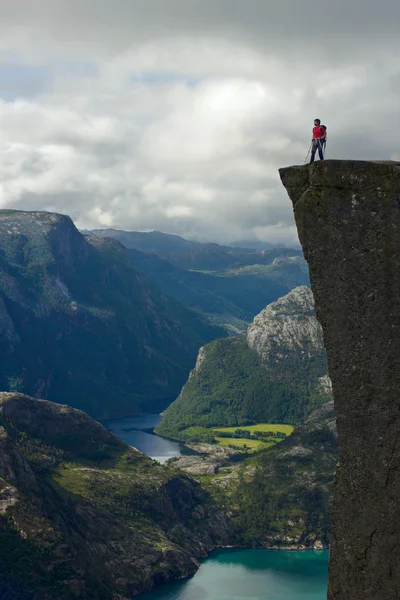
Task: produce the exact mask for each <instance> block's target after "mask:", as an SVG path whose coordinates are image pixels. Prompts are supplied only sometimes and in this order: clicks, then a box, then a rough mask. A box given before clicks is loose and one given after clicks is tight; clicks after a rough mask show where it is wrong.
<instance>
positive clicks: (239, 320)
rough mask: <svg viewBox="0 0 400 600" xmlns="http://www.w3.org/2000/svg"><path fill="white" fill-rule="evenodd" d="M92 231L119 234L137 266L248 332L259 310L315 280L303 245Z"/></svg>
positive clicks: (194, 305) (228, 325)
mask: <svg viewBox="0 0 400 600" xmlns="http://www.w3.org/2000/svg"><path fill="white" fill-rule="evenodd" d="M84 233H85V234H86V235H88V234H91V235H95V236H105V237H109V238H113V239H116V240H118V241H120V242H121V243H122V244H124V245H125V246H126V247H127V248H128V256H129V259H130V262H131V264H132V266H134V267H135V268H136V269H138V270H139V271H141V272H142V273H144V275H145V276H146V277H147V278H148V279H150V280H151V281H153V283H155V284H156V285H158V286H159V287H161V288H162V289H163V290H164V291H165V292H167V293H168V294H170V295H171V296H174V297H175V298H177V299H178V300H180V301H181V302H183V303H184V304H186V305H187V306H188V307H189V308H191V309H193V310H196V311H197V312H200V313H202V314H203V315H204V316H206V317H207V318H208V319H210V320H211V321H212V322H213V323H215V324H216V325H221V326H223V327H224V328H225V329H226V330H227V331H228V332H230V334H232V333H233V334H237V333H244V332H245V331H246V329H247V327H248V325H249V323H251V321H252V319H253V318H254V316H255V315H256V314H258V313H259V312H260V310H262V309H263V308H264V306H266V305H267V304H269V303H270V302H273V301H274V300H276V299H277V298H279V297H281V296H284V295H285V294H287V293H288V292H289V291H290V290H291V289H293V288H294V287H296V286H299V285H309V278H308V270H307V266H306V263H305V261H304V259H303V258H302V256H301V254H300V251H299V250H294V249H291V248H268V249H266V250H261V251H258V252H257V251H254V250H251V249H246V248H240V247H229V246H220V245H218V244H201V243H199V242H191V241H188V240H185V239H184V238H181V237H179V236H174V235H169V234H165V233H161V232H150V233H143V232H135V231H119V230H114V229H104V230H102V229H100V230H94V231H92V232H89V231H85V232H84Z"/></svg>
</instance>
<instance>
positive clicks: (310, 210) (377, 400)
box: [280, 160, 400, 600]
mask: <svg viewBox="0 0 400 600" xmlns="http://www.w3.org/2000/svg"><path fill="white" fill-rule="evenodd" d="M280 175H281V179H282V182H283V184H284V186H285V187H286V189H287V191H288V194H289V196H290V198H291V200H292V201H293V205H294V214H295V219H296V224H297V228H298V233H299V238H300V241H301V244H302V247H303V252H304V256H305V258H306V260H307V261H308V264H309V267H310V277H311V286H312V291H313V293H314V298H315V302H316V312H317V317H318V319H319V321H320V323H321V325H322V328H323V332H324V341H325V346H326V350H327V355H328V364H329V374H330V377H331V379H332V383H333V393H334V399H335V410H336V414H337V420H338V433H339V444H340V448H341V451H340V463H339V466H338V469H337V474H336V482H335V491H334V502H333V513H332V533H331V558H330V567H329V590H328V598H329V600H360V599H361V598H362V599H363V600H383V599H384V600H395V599H398V598H400V560H399V558H400V519H399V505H400V163H395V162H364V161H332V160H328V161H324V162H320V163H315V164H314V165H312V166H309V165H305V166H302V167H289V168H285V169H281V171H280Z"/></svg>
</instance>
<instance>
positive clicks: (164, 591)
mask: <svg viewBox="0 0 400 600" xmlns="http://www.w3.org/2000/svg"><path fill="white" fill-rule="evenodd" d="M159 422H160V415H153V414H143V415H139V416H136V417H127V418H124V419H115V420H113V421H108V422H107V423H105V425H106V427H107V428H108V429H110V430H111V431H113V432H114V433H115V434H116V435H117V436H118V437H120V438H121V439H123V440H124V441H125V442H127V443H128V444H129V445H131V446H134V447H135V448H137V449H138V450H140V451H141V452H144V453H145V454H147V455H148V456H150V457H151V458H154V459H155V460H158V461H159V462H161V463H163V462H165V461H166V460H168V458H171V457H172V456H181V455H182V454H183V453H186V451H185V449H184V447H183V446H182V445H181V444H179V443H178V442H174V441H173V440H168V439H165V438H161V437H159V436H157V435H154V434H153V433H152V429H153V428H154V427H156V426H157V425H158V424H159ZM327 568H328V551H311V550H307V551H303V552H296V551H284V550H279V551H274V550H218V551H215V552H213V553H212V554H211V556H210V557H209V558H208V559H207V560H205V561H204V562H203V563H202V565H201V567H200V569H199V570H198V571H197V573H196V575H195V576H194V577H192V578H191V579H189V580H186V581H183V582H179V583H173V584H170V585H165V586H161V587H160V588H158V589H157V590H156V591H155V592H152V593H150V594H143V595H141V596H140V599H141V600H326V588H327Z"/></svg>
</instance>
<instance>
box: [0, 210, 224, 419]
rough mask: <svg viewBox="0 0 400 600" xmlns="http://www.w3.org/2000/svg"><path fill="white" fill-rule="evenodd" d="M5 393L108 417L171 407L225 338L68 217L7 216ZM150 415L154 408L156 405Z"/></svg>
mask: <svg viewBox="0 0 400 600" xmlns="http://www.w3.org/2000/svg"><path fill="white" fill-rule="evenodd" d="M0 294H1V299H0V353H1V357H2V369H1V372H0V389H1V390H5V391H17V392H24V393H27V394H30V395H32V396H35V397H42V398H43V397H44V398H48V399H50V400H54V401H57V402H62V403H65V404H70V405H72V406H75V407H77V408H80V409H83V410H85V411H86V412H88V413H89V414H91V415H93V416H96V417H99V418H103V417H106V416H108V417H112V416H118V415H123V414H133V413H134V412H136V411H138V410H139V409H140V408H141V407H146V403H147V402H148V401H149V400H154V399H160V402H159V406H156V407H155V408H156V409H157V408H160V409H161V408H164V407H165V406H166V405H167V404H168V402H169V401H170V400H171V398H173V397H174V396H176V394H177V393H179V390H180V389H181V387H182V385H183V383H184V381H185V380H186V378H187V375H188V373H189V371H190V369H191V368H192V367H193V364H194V362H195V358H196V354H197V351H198V349H199V347H200V346H201V345H202V344H203V343H204V342H206V341H210V340H212V339H215V338H216V337H218V336H221V335H224V331H223V330H222V329H220V328H218V327H215V326H213V325H211V324H210V323H209V322H207V321H206V320H205V319H204V318H203V317H201V315H199V314H198V313H196V312H194V311H191V310H189V309H187V308H186V307H185V306H183V305H182V304H181V303H180V302H179V301H177V300H176V299H174V298H172V297H170V296H168V295H167V294H165V293H164V292H162V291H161V290H159V289H158V288H157V287H155V286H154V284H152V283H149V282H148V281H147V279H146V278H145V276H144V275H143V274H142V273H140V272H138V271H136V270H135V269H133V268H132V266H131V265H130V264H129V260H128V257H127V254H126V249H125V248H124V247H123V246H122V245H121V244H120V243H118V242H117V241H114V240H111V239H105V238H98V237H94V238H85V237H84V236H83V235H81V234H80V233H79V232H78V231H77V229H76V228H75V226H74V225H73V223H72V221H71V220H70V219H69V218H68V217H65V216H62V215H57V214H52V213H43V212H20V211H0ZM147 406H148V405H147Z"/></svg>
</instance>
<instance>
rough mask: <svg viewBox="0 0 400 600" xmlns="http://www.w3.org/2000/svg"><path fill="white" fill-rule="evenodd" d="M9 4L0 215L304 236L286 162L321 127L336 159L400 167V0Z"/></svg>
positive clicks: (222, 234) (238, 235) (197, 232)
mask: <svg viewBox="0 0 400 600" xmlns="http://www.w3.org/2000/svg"><path fill="white" fill-rule="evenodd" d="M0 10H1V14H2V19H1V22H0V119H1V122H2V124H3V127H2V129H3V130H2V140H1V142H0V150H1V155H2V160H1V162H0V181H1V182H2V183H1V185H0V206H2V207H10V206H15V207H18V208H25V209H46V210H57V211H60V212H66V213H69V214H71V216H72V217H73V218H74V219H75V220H76V222H77V223H78V225H79V226H81V227H101V226H107V227H108V226H113V227H124V228H126V229H146V230H149V229H161V230H164V231H170V232H173V233H180V234H182V235H188V236H190V237H195V238H199V239H215V240H220V241H222V242H229V241H230V240H233V239H244V238H247V239H250V238H254V237H258V238H260V239H265V240H271V241H285V242H287V243H292V242H293V241H295V240H296V235H295V231H294V227H293V217H292V211H291V208H290V204H289V201H288V199H287V197H286V195H285V193H284V191H283V189H282V187H281V185H280V182H279V179H278V173H277V169H278V167H280V166H282V165H285V164H299V163H302V162H303V160H304V158H305V155H306V152H307V149H308V146H309V143H310V134H311V127H312V121H313V119H314V117H316V116H318V117H320V118H321V119H323V120H324V121H326V124H327V125H328V133H329V142H328V157H331V158H334V157H337V158H341V157H343V158H366V159H368V158H394V159H400V153H399V150H398V148H399V146H398V141H397V137H398V136H397V130H398V126H399V124H400V123H399V112H398V93H399V89H400V67H399V66H398V64H397V63H398V55H399V49H400V48H399V47H400V41H399V35H398V24H399V22H400V4H399V3H398V1H396V2H394V0H382V1H381V2H379V3H376V2H372V1H370V0H347V1H346V2H345V1H344V0H336V1H335V2H331V1H329V2H327V1H323V2H319V3H316V2H315V1H312V2H311V1H310V0H302V2H300V1H299V0H280V2H270V1H267V0H247V2H243V1H242V0H214V1H213V2H211V0H209V1H207V0H202V1H197V0H185V2H182V0H164V1H163V0H151V2H149V1H148V0H146V1H145V0H143V1H138V0H136V1H132V0H129V1H128V0H116V1H115V2H113V3H110V2H108V1H106V0H96V1H94V0H80V1H78V0H69V1H67V0H36V1H35V2H32V1H31V0H25V1H23V0H14V1H13V2H12V3H11V2H8V0H0ZM13 65H14V67H15V68H14V71H13V68H12V67H13ZM2 67H3V70H2ZM2 95H3V100H1V97H2Z"/></svg>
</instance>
